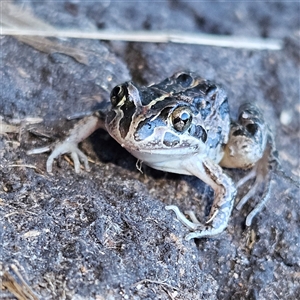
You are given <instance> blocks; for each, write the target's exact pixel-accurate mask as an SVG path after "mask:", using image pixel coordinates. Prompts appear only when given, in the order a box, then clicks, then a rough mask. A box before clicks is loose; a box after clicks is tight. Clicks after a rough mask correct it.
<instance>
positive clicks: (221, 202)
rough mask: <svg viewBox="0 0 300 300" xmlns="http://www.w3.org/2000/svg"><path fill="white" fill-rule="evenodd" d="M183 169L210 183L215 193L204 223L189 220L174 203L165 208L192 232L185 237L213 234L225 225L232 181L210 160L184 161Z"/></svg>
mask: <svg viewBox="0 0 300 300" xmlns="http://www.w3.org/2000/svg"><path fill="white" fill-rule="evenodd" d="M184 164H185V169H186V170H187V171H188V172H189V173H190V174H191V175H195V176H197V177H198V178H200V179H201V180H202V181H204V182H205V183H207V184H208V185H210V186H211V187H212V188H213V190H214V193H215V198H214V202H213V204H212V208H211V210H210V214H209V216H208V221H207V222H206V223H205V224H199V223H198V222H196V220H194V222H191V221H189V220H188V219H187V218H186V217H185V216H184V215H183V214H182V213H181V212H180V210H179V209H178V207H177V206H175V205H170V206H167V207H166V209H168V210H173V211H174V212H175V213H176V216H177V218H178V219H179V220H180V221H181V222H182V223H183V224H184V225H185V226H187V227H188V228H190V229H191V230H192V231H193V232H191V233H189V234H188V235H187V236H186V237H185V239H186V240H190V239H193V238H204V237H211V236H215V235H217V234H219V233H221V232H222V231H224V229H225V228H226V227H227V224H228V221H229V218H230V215H231V212H232V208H233V204H234V199H235V195H236V189H235V186H234V183H233V181H232V180H231V179H230V178H229V177H228V176H227V175H226V174H225V173H224V172H223V170H222V168H221V167H220V166H219V165H217V164H215V163H214V162H212V161H211V160H208V159H207V160H204V161H198V162H196V163H195V161H194V160H192V159H191V160H189V161H188V162H184Z"/></svg>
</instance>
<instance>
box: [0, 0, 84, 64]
mask: <svg viewBox="0 0 300 300" xmlns="http://www.w3.org/2000/svg"><path fill="white" fill-rule="evenodd" d="M1 8H2V12H1V23H2V25H4V26H5V27H1V34H3V32H4V31H6V30H13V31H15V32H17V33H18V34H16V35H14V36H15V38H16V39H18V40H19V41H21V42H23V43H25V44H28V45H30V46H31V47H33V48H35V49H37V50H39V51H41V52H45V53H55V52H59V53H63V54H65V55H68V56H71V57H73V58H74V59H75V60H76V61H78V62H79V63H82V64H88V59H87V56H86V55H85V54H84V53H83V52H82V51H81V50H78V49H76V48H72V47H67V46H63V45H61V44H59V43H58V42H56V41H51V40H49V39H47V38H46V37H45V36H39V37H38V36H26V35H24V34H22V32H21V31H22V30H24V29H25V30H33V29H34V28H39V29H40V30H46V31H50V32H51V31H52V32H53V31H56V29H55V27H53V26H51V25H49V24H48V23H46V22H44V21H43V20H41V19H39V18H37V17H36V16H34V15H33V14H32V13H31V11H30V10H29V9H28V8H27V9H26V8H22V9H21V8H20V7H18V6H16V5H13V4H11V3H9V2H3V3H2V6H1Z"/></svg>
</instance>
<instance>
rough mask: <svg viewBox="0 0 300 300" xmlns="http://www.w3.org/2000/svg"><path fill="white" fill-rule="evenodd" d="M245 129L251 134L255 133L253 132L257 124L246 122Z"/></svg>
mask: <svg viewBox="0 0 300 300" xmlns="http://www.w3.org/2000/svg"><path fill="white" fill-rule="evenodd" d="M246 130H247V131H248V132H249V133H250V134H252V135H255V133H256V132H257V130H258V125H257V124H248V125H247V126H246Z"/></svg>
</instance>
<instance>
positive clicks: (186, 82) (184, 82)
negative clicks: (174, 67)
mask: <svg viewBox="0 0 300 300" xmlns="http://www.w3.org/2000/svg"><path fill="white" fill-rule="evenodd" d="M192 82H193V77H192V76H191V75H190V74H187V73H182V74H180V75H179V76H178V77H177V78H176V83H177V84H180V85H181V86H182V87H184V88H186V87H189V86H190V85H191V84H192Z"/></svg>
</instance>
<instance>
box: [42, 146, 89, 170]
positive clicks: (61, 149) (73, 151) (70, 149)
mask: <svg viewBox="0 0 300 300" xmlns="http://www.w3.org/2000/svg"><path fill="white" fill-rule="evenodd" d="M65 153H70V155H71V158H72V160H73V162H74V169H75V172H76V173H79V172H80V161H82V162H83V163H84V167H85V169H86V170H87V171H89V170H90V168H89V164H88V159H87V157H86V155H85V154H84V153H83V152H82V151H80V150H79V149H78V146H77V144H76V143H70V142H64V143H60V144H57V145H56V146H55V148H54V150H53V151H52V153H51V155H50V156H49V157H48V159H47V163H46V169H47V172H48V173H52V165H53V162H54V159H56V158H57V157H59V156H60V155H63V154H65Z"/></svg>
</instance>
